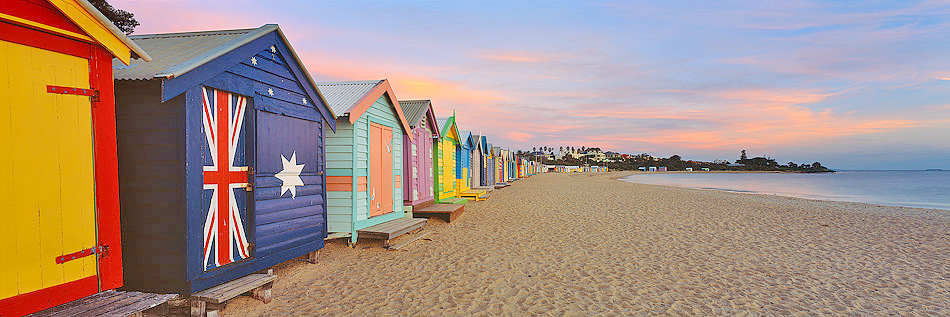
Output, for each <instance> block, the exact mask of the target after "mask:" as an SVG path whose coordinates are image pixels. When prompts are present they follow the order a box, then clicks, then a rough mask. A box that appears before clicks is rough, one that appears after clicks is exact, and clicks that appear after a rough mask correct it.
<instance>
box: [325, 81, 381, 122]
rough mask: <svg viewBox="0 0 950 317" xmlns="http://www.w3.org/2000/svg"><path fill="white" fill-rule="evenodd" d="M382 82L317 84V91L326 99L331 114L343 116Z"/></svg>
mask: <svg viewBox="0 0 950 317" xmlns="http://www.w3.org/2000/svg"><path fill="white" fill-rule="evenodd" d="M382 82H383V80H365V81H344V82H335V83H317V89H319V90H320V93H321V94H322V95H323V97H324V98H326V99H327V104H328V105H329V106H330V109H333V113H335V114H336V115H337V116H344V115H347V114H348V113H349V112H350V109H352V108H353V106H355V105H356V103H357V102H359V101H360V99H363V96H365V95H366V94H367V93H369V92H370V91H372V90H373V88H375V87H376V86H377V85H379V84H381V83H382Z"/></svg>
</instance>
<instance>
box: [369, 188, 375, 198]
mask: <svg viewBox="0 0 950 317" xmlns="http://www.w3.org/2000/svg"><path fill="white" fill-rule="evenodd" d="M375 199H376V187H373V194H372V195H370V196H369V200H375Z"/></svg>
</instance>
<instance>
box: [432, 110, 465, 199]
mask: <svg viewBox="0 0 950 317" xmlns="http://www.w3.org/2000/svg"><path fill="white" fill-rule="evenodd" d="M454 124H455V121H454V120H449V121H448V123H447V125H454ZM456 131H457V130H456V129H455V128H454V127H452V126H448V127H442V138H441V139H440V140H439V144H438V146H437V147H436V151H435V155H434V157H435V158H436V160H435V163H434V165H435V172H436V174H437V176H436V182H435V192H436V193H437V195H438V197H437V199H438V200H439V201H442V200H445V199H449V198H458V197H459V194H458V192H457V191H456V176H455V171H456V169H455V164H456V162H455V161H456V157H455V153H456V152H458V151H459V150H460V147H459V141H458V137H459V136H458V133H457V132H456Z"/></svg>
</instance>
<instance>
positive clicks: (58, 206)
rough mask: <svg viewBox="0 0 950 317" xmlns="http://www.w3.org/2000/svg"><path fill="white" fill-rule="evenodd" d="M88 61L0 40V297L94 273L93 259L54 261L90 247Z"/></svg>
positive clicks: (92, 215) (92, 195)
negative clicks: (51, 89)
mask: <svg viewBox="0 0 950 317" xmlns="http://www.w3.org/2000/svg"><path fill="white" fill-rule="evenodd" d="M47 85H56V86H66V87H78V88H89V65H88V61H87V60H86V59H82V58H77V57H73V56H69V55H65V54H60V53H56V52H51V51H47V50H42V49H38V48H33V47H29V46H24V45H20V44H15V43H10V42H5V41H0V96H2V97H0V193H2V195H3V199H2V201H3V203H4V204H5V205H4V206H2V207H0V219H3V220H2V221H0V299H3V298H8V297H11V296H14V295H18V294H23V293H27V292H32V291H35V290H39V289H42V288H46V287H50V286H55V285H59V284H63V283H66V282H71V281H75V280H78V279H81V278H85V277H89V276H93V275H96V257H95V256H88V257H85V258H82V259H79V260H74V261H70V262H66V263H64V264H56V257H57V256H61V255H64V254H68V253H73V252H77V251H80V250H83V249H88V248H91V247H94V246H95V245H96V238H95V237H96V232H95V230H96V224H95V212H94V209H95V200H94V198H95V193H94V181H93V179H94V174H93V172H94V170H93V152H92V151H93V144H92V109H91V106H90V102H89V97H86V96H77V95H62V94H51V93H47V92H46V86H47Z"/></svg>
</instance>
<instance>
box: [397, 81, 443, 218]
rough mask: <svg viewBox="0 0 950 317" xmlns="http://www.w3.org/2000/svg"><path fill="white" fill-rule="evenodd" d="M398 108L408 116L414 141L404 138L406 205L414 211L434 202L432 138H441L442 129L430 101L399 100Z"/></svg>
mask: <svg viewBox="0 0 950 317" xmlns="http://www.w3.org/2000/svg"><path fill="white" fill-rule="evenodd" d="M399 106H400V107H402V113H403V114H405V116H406V121H407V122H408V123H409V129H411V130H412V131H411V132H410V133H409V134H412V139H410V138H409V135H408V134H407V135H404V136H403V153H406V154H405V155H403V160H402V162H403V170H404V173H406V174H408V175H407V177H403V179H402V181H403V186H402V191H403V195H402V197H403V205H405V206H409V207H411V208H412V210H418V209H421V208H425V207H427V206H429V205H432V204H433V203H435V196H434V192H435V190H434V186H433V185H434V183H433V182H434V178H433V172H434V171H433V162H432V155H433V154H432V153H433V152H432V143H433V139H436V140H438V139H439V138H441V135H440V134H439V129H440V128H439V126H438V124H437V123H436V120H435V112H433V111H432V102H431V101H429V100H400V101H399Z"/></svg>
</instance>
